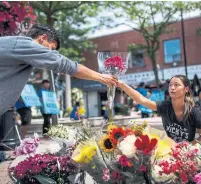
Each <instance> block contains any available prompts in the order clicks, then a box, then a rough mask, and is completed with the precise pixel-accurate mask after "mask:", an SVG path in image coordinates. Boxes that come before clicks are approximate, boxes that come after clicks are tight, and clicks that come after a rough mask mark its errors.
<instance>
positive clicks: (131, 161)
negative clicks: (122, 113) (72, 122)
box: [72, 123, 160, 184]
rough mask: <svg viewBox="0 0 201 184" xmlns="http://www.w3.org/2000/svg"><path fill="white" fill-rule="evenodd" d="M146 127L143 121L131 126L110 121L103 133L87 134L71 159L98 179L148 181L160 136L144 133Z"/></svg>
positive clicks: (116, 181)
mask: <svg viewBox="0 0 201 184" xmlns="http://www.w3.org/2000/svg"><path fill="white" fill-rule="evenodd" d="M145 127H146V123H144V124H143V125H133V126H131V127H122V126H116V125H113V124H111V125H109V126H108V128H107V133H106V134H104V135H103V134H102V133H101V132H98V131H96V132H95V133H92V134H91V135H92V136H91V137H90V136H89V134H87V136H86V137H85V139H83V140H82V142H81V143H80V144H79V145H78V146H77V148H76V149H75V151H74V152H73V155H72V159H73V160H74V161H75V162H76V163H77V165H78V167H81V168H82V169H83V170H85V171H87V172H88V173H89V174H90V175H91V176H92V177H93V178H94V180H95V181H96V182H98V183H101V182H108V183H118V182H119V181H121V182H126V183H127V184H129V183H133V182H136V181H137V180H142V179H144V180H145V181H146V183H150V181H151V169H152V164H153V160H154V159H153V158H154V157H155V156H156V153H157V155H160V148H158V147H157V145H158V144H159V142H160V140H159V138H156V137H154V135H148V134H146V133H145ZM83 131H84V132H86V131H85V130H83ZM94 135H95V136H96V137H95V136H94ZM100 173H102V174H100Z"/></svg>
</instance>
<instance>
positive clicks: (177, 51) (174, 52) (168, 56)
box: [164, 39, 181, 63]
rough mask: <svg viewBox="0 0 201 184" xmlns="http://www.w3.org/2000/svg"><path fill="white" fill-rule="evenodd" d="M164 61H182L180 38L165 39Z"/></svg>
mask: <svg viewBox="0 0 201 184" xmlns="http://www.w3.org/2000/svg"><path fill="white" fill-rule="evenodd" d="M164 61H165V63H173V62H178V61H181V48H180V40H179V39H174V40H167V41H164Z"/></svg>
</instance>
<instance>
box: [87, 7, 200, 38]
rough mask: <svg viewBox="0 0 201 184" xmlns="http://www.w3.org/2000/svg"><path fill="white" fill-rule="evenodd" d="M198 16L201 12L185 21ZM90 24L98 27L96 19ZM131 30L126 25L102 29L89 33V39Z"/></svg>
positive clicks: (107, 14) (193, 14)
mask: <svg viewBox="0 0 201 184" xmlns="http://www.w3.org/2000/svg"><path fill="white" fill-rule="evenodd" d="M101 15H105V16H112V13H111V12H104V13H101ZM196 16H201V11H200V10H198V11H193V12H189V13H185V14H184V16H183V17H184V19H185V18H190V17H196ZM90 22H91V24H92V25H96V23H97V20H96V19H91V20H90ZM120 22H121V21H120ZM129 30H131V28H130V27H128V26H126V25H121V26H118V27H116V28H102V29H100V30H97V31H95V32H89V34H88V37H89V38H95V37H100V36H105V35H110V34H115V33H119V32H124V31H129Z"/></svg>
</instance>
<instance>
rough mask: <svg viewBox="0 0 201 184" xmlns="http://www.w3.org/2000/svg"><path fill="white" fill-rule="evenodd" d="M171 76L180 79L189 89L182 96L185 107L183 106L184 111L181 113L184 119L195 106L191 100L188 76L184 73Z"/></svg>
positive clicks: (191, 94)
mask: <svg viewBox="0 0 201 184" xmlns="http://www.w3.org/2000/svg"><path fill="white" fill-rule="evenodd" d="M172 78H178V79H180V80H181V81H182V82H183V84H184V86H185V87H189V91H188V92H187V93H186V94H185V97H184V103H185V107H184V113H183V120H185V119H186V118H188V116H189V115H190V113H191V110H192V108H193V107H194V106H195V102H194V100H193V93H192V91H191V88H190V81H189V80H188V78H187V77H186V76H185V75H175V76H174V77H172ZM172 78H171V80H172Z"/></svg>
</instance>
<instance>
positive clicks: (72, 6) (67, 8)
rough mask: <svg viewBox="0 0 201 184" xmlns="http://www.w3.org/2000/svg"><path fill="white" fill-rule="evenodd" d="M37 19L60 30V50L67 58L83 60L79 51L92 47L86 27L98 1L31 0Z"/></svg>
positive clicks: (94, 13)
mask: <svg viewBox="0 0 201 184" xmlns="http://www.w3.org/2000/svg"><path fill="white" fill-rule="evenodd" d="M31 4H32V6H33V7H34V9H35V10H36V11H37V15H38V21H39V22H40V23H43V24H44V23H45V24H48V25H50V26H54V27H55V28H56V29H58V30H59V31H60V36H61V47H62V48H61V49H60V52H61V53H62V54H63V55H65V56H67V57H68V58H70V59H72V60H76V61H80V62H83V61H84V58H83V57H82V55H81V53H82V52H83V51H84V50H85V49H90V48H92V47H93V45H92V43H91V42H90V41H89V40H88V38H87V36H86V35H87V33H88V31H89V30H90V29H91V28H90V26H89V25H88V27H86V25H87V24H88V23H89V20H88V19H89V17H94V16H96V14H97V12H98V8H99V7H98V4H99V3H98V2H83V1H54V2H53V1H33V2H31Z"/></svg>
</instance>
